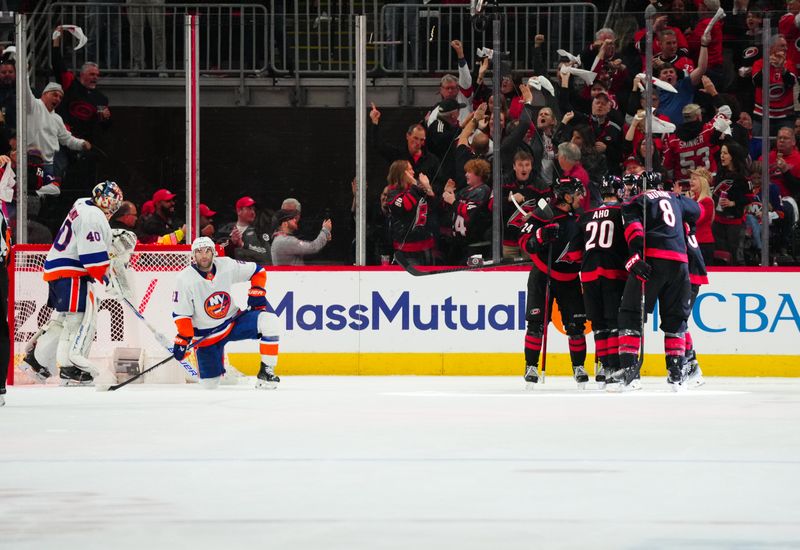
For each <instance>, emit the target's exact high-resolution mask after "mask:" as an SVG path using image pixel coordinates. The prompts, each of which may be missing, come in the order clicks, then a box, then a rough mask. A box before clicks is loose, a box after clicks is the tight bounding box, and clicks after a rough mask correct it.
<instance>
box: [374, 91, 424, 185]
mask: <svg viewBox="0 0 800 550" xmlns="http://www.w3.org/2000/svg"><path fill="white" fill-rule="evenodd" d="M369 118H370V121H371V122H372V124H370V126H369V129H370V132H369V134H370V143H371V144H372V145H373V146H375V147H377V149H378V152H379V153H380V154H381V156H382V157H383V158H384V159H385V160H387V161H389V162H390V163H391V162H394V161H396V160H407V161H408V162H410V163H411V166H412V168H413V169H414V175H415V176H419V175H420V174H426V175H429V176H430V177H434V176H435V174H436V173H437V172H438V171H439V164H440V161H439V157H437V156H436V155H434V154H433V153H431V152H429V151H427V150H426V149H425V137H426V136H425V127H424V126H422V124H418V123H417V124H412V125H411V126H409V127H408V131H406V143H405V146H403V147H398V146H396V145H394V144H391V143H388V142H385V141H381V138H380V135H379V130H380V120H381V112H380V111H379V110H378V108H377V107H376V106H375V104H374V103H372V110H371V111H370V112H369Z"/></svg>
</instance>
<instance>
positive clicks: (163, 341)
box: [120, 296, 198, 378]
mask: <svg viewBox="0 0 800 550" xmlns="http://www.w3.org/2000/svg"><path fill="white" fill-rule="evenodd" d="M120 299H121V300H122V301H123V302H124V303H125V304H126V305H127V306H128V308H129V309H130V310H131V311H132V312H133V313H134V315H136V316H137V317H138V318H139V319H140V320H141V321H142V322H143V323H144V325H145V326H146V327H147V329H148V330H149V331H150V332H151V333H152V334H153V337H154V338H155V339H156V342H158V343H159V345H160V346H161V347H163V348H165V349H166V350H167V351H168V352H170V353H172V345H171V344H172V342H171V341H170V340H169V338H167V337H166V336H165V335H164V334H161V333H160V332H158V330H157V329H156V327H154V326H153V325H152V324H150V321H148V320H147V319H146V318H145V316H144V315H142V314H141V313H139V310H138V309H136V306H134V305H133V304H132V303H131V302H130V300H128V299H127V298H125V297H124V296H120ZM178 363H180V365H181V366H182V367H183V368H184V369H186V372H188V373H189V375H190V376H193V377H195V378H197V376H198V374H197V371H196V370H194V367H192V365H191V364H190V363H189V362H188V361H186V360H185V359H181V360H180V361H178Z"/></svg>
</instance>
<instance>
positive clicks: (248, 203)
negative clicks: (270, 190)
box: [236, 197, 256, 210]
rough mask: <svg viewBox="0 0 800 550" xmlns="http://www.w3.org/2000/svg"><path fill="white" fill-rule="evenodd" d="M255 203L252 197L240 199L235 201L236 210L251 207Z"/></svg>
mask: <svg viewBox="0 0 800 550" xmlns="http://www.w3.org/2000/svg"><path fill="white" fill-rule="evenodd" d="M255 203H256V201H255V200H253V197H242V198H241V199H239V200H238V201H236V210H239V209H240V208H244V207H246V206H253V205H254V204H255Z"/></svg>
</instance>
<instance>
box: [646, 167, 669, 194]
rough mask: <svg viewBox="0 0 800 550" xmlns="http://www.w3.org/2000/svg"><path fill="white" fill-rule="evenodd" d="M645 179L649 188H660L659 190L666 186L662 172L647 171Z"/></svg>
mask: <svg viewBox="0 0 800 550" xmlns="http://www.w3.org/2000/svg"><path fill="white" fill-rule="evenodd" d="M644 178H645V181H646V182H647V189H658V190H659V191H660V190H662V189H663V188H664V185H663V184H664V178H663V177H662V176H661V172H645V173H644Z"/></svg>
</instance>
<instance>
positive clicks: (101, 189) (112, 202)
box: [92, 180, 122, 216]
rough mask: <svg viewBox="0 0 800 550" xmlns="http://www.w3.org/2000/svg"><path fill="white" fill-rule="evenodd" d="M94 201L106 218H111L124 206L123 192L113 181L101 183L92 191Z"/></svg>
mask: <svg viewBox="0 0 800 550" xmlns="http://www.w3.org/2000/svg"><path fill="white" fill-rule="evenodd" d="M92 201H94V204H95V206H97V207H98V208H99V209H100V210H102V211H103V212H105V214H106V216H111V215H112V214H113V213H114V212H116V211H117V209H118V208H119V205H120V204H122V190H121V189H120V188H119V185H117V184H116V183H115V182H113V181H109V180H106V181H103V182H100V183H98V184H97V185H95V186H94V189H92Z"/></svg>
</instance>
